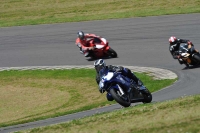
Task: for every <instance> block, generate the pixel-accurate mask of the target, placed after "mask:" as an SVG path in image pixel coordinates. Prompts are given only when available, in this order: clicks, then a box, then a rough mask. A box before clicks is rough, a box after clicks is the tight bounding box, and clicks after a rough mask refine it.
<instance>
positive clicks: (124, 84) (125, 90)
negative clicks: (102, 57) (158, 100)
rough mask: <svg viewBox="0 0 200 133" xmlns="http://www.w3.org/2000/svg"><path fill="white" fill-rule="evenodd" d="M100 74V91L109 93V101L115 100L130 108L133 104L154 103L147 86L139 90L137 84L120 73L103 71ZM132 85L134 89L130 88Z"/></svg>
mask: <svg viewBox="0 0 200 133" xmlns="http://www.w3.org/2000/svg"><path fill="white" fill-rule="evenodd" d="M99 74H100V82H99V90H100V91H107V93H108V94H107V98H108V99H112V100H115V101H116V102H118V103H119V104H120V105H122V106H124V107H129V106H130V105H131V103H136V102H143V103H150V102H151V101H152V94H151V93H150V91H149V90H148V89H147V88H146V87H145V86H143V87H142V89H140V90H139V89H138V87H137V85H136V83H134V82H133V81H132V80H131V79H129V78H127V77H125V76H123V75H122V74H121V73H120V72H110V71H109V70H106V69H103V70H101V71H100V73H99ZM131 85H132V86H134V87H130V86H131Z"/></svg>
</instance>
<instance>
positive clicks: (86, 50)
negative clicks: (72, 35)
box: [75, 34, 101, 57]
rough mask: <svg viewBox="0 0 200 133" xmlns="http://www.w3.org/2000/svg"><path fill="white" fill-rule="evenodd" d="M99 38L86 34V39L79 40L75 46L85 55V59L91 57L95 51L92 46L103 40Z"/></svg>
mask: <svg viewBox="0 0 200 133" xmlns="http://www.w3.org/2000/svg"><path fill="white" fill-rule="evenodd" d="M99 38H100V36H97V35H95V34H85V36H84V39H82V40H81V39H80V38H77V39H76V43H75V44H76V45H77V46H78V47H79V49H80V53H82V54H84V56H85V57H89V56H90V54H92V52H91V51H92V50H93V49H94V46H92V45H91V44H95V43H100V42H101V40H100V39H99Z"/></svg>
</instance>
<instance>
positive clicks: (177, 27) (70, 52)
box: [0, 13, 200, 133]
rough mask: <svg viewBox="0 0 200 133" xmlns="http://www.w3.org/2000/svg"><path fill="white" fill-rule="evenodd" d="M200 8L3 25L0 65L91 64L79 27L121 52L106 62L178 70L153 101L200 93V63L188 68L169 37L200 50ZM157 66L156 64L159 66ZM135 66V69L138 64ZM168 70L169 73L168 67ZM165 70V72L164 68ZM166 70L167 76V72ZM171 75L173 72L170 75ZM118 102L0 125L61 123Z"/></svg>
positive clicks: (13, 128) (9, 129)
mask: <svg viewBox="0 0 200 133" xmlns="http://www.w3.org/2000/svg"><path fill="white" fill-rule="evenodd" d="M199 25H200V14H198V13H197V14H183V15H166V16H152V17H138V18H129V19H113V20H105V21H88V22H78V23H62V24H51V25H37V26H19V27H10V28H0V40H1V42H0V62H1V63H0V67H1V70H4V69H11V68H12V69H13V68H14V69H15V68H27V67H28V68H35V67H38V66H40V67H42V68H43V67H46V66H47V67H56V66H59V67H63V66H85V65H86V66H91V65H92V64H93V62H92V61H88V60H86V58H85V57H83V56H82V55H81V54H80V53H79V51H78V48H77V47H76V46H75V45H74V41H75V38H76V33H77V31H79V30H82V31H84V32H88V33H96V34H97V35H101V36H103V37H105V38H106V39H107V40H108V41H109V42H110V46H111V47H112V48H113V49H114V50H116V51H117V53H118V55H119V57H118V58H115V59H107V60H106V63H107V64H112V65H123V66H124V65H125V66H130V67H133V68H136V69H141V68H145V69H148V70H150V69H151V70H152V69H153V70H155V71H154V72H157V71H158V70H161V71H160V72H163V73H164V75H165V74H166V75H167V76H168V77H170V76H169V75H168V74H169V73H171V72H172V73H171V74H172V75H173V76H174V77H176V76H178V81H177V82H175V84H174V85H172V86H169V87H167V88H164V89H162V90H161V91H158V92H155V93H153V102H160V101H165V100H171V99H175V98H178V97H182V96H188V95H195V94H200V89H199V86H200V82H199V79H200V71H199V68H190V69H184V66H183V65H180V64H179V63H178V62H177V60H174V59H173V58H172V57H171V55H170V53H169V50H168V47H169V45H168V38H169V37H170V36H176V37H178V38H184V39H190V40H191V41H192V42H193V43H194V45H195V48H197V49H198V50H200V45H199V42H200V37H199V36H200V32H199V31H200V26H199ZM155 68H157V69H155ZM136 69H134V70H136ZM165 72H167V73H165ZM161 75H162V74H161ZM166 75H165V76H166ZM172 75H171V76H172ZM120 108H121V106H119V105H118V104H115V105H112V106H108V107H103V108H99V109H93V110H88V111H84V112H79V113H75V114H71V115H66V116H62V117H57V118H51V119H47V120H41V121H36V122H31V123H26V124H21V125H15V126H10V127H4V128H0V132H1V133H7V132H14V131H19V130H24V129H29V128H35V127H40V126H46V125H51V124H57V123H62V122H66V121H70V120H73V119H78V118H82V117H85V116H90V115H93V114H95V113H101V112H108V111H113V110H116V109H120Z"/></svg>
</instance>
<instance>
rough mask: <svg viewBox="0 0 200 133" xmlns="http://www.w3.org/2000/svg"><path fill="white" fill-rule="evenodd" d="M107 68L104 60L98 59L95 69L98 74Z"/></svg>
mask: <svg viewBox="0 0 200 133" xmlns="http://www.w3.org/2000/svg"><path fill="white" fill-rule="evenodd" d="M105 66H106V63H105V61H104V60H103V59H98V60H96V61H95V62H94V67H95V69H96V71H97V72H99V71H100V70H101V69H102V68H104V67H105Z"/></svg>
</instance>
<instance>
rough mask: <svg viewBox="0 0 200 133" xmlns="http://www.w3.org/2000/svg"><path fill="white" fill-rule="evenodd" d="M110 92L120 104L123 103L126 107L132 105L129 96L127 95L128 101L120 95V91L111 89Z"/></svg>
mask: <svg viewBox="0 0 200 133" xmlns="http://www.w3.org/2000/svg"><path fill="white" fill-rule="evenodd" d="M110 94H111V95H112V97H113V98H114V99H115V101H116V102H118V103H119V104H120V105H122V106H124V107H129V106H130V105H131V101H130V99H129V98H128V97H127V99H128V100H127V101H126V100H125V99H122V97H120V96H119V95H118V93H117V91H116V90H115V89H111V90H110Z"/></svg>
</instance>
